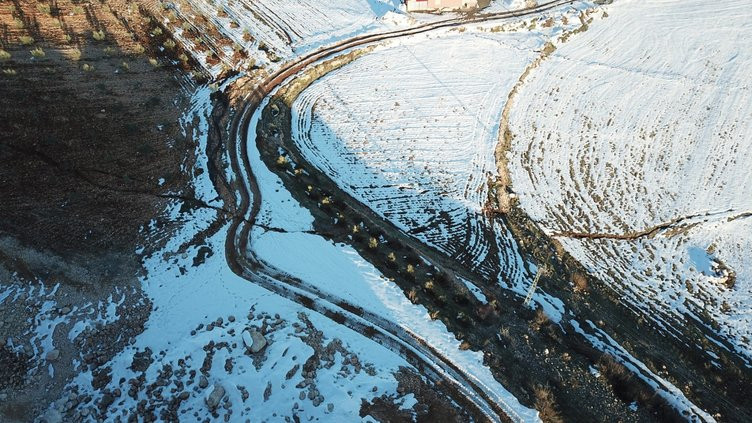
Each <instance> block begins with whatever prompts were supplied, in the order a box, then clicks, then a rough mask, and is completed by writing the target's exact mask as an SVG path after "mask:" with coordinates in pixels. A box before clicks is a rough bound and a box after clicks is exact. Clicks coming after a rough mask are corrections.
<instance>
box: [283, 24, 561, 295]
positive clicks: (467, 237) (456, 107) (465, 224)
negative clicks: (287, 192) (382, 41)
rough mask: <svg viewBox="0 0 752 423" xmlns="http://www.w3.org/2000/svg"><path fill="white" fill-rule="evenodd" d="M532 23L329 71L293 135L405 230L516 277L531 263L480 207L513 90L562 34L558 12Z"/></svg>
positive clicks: (400, 46)
mask: <svg viewBox="0 0 752 423" xmlns="http://www.w3.org/2000/svg"><path fill="white" fill-rule="evenodd" d="M571 20H572V17H571V16H570V21H571ZM529 23H530V20H528V22H526V23H525V24H524V25H525V29H521V28H522V26H523V23H522V22H516V23H513V24H512V23H510V24H506V25H504V27H503V28H502V26H500V25H499V24H495V25H492V24H489V25H487V26H485V27H470V28H466V29H465V28H463V29H461V30H459V31H457V30H454V31H447V32H444V33H432V34H430V35H421V36H415V37H411V38H409V39H404V40H399V41H397V42H392V43H389V44H387V45H386V46H384V47H383V48H381V49H377V50H376V51H374V52H372V53H370V54H368V55H366V56H364V57H362V58H359V59H357V60H356V61H355V62H353V63H351V64H349V65H346V66H344V67H342V68H341V69H339V70H336V71H334V72H331V73H330V74H328V75H326V76H325V77H323V78H321V79H320V80H318V81H316V82H315V83H313V84H312V85H311V86H310V87H309V88H307V89H306V90H305V91H303V93H302V94H301V95H300V97H298V99H297V100H296V101H295V103H294V105H293V128H292V130H293V137H294V140H295V142H296V143H297V144H298V145H299V146H300V149H301V151H302V152H303V153H304V154H305V155H306V156H307V158H308V160H309V161H310V162H311V163H312V164H313V165H315V166H316V167H318V168H319V169H321V170H323V171H324V173H326V174H327V175H328V176H330V177H331V178H333V179H334V181H336V182H337V183H338V184H339V185H340V186H341V187H343V188H344V189H345V190H347V191H348V192H349V193H350V194H352V195H353V196H354V197H356V198H357V199H359V200H360V201H362V202H364V203H365V204H368V205H369V207H371V208H372V209H373V210H375V211H376V212H378V213H380V214H382V215H383V216H385V217H386V218H388V219H390V220H392V221H393V222H394V223H395V224H397V226H398V227H400V228H402V229H403V230H405V231H407V232H410V233H413V234H414V235H415V236H416V237H418V238H419V239H421V240H423V241H425V242H427V243H429V244H430V245H433V246H435V247H437V248H439V249H440V250H442V251H444V252H446V253H447V254H449V255H452V256H454V257H457V258H458V259H460V260H463V261H465V262H466V263H469V264H471V265H473V266H476V267H477V268H479V269H480V270H482V271H485V272H487V274H488V276H489V277H491V278H494V279H495V278H496V276H497V274H498V273H497V272H499V273H502V274H503V275H504V276H505V278H508V280H511V281H516V280H517V279H518V278H519V277H520V276H521V275H522V273H523V270H522V269H521V268H520V263H519V258H518V256H517V254H516V249H515V247H514V243H512V242H510V240H509V237H508V236H504V235H502V236H499V237H494V236H489V235H488V234H489V228H488V222H487V219H485V218H484V215H483V207H484V205H485V202H486V200H487V182H488V180H489V178H493V177H494V176H495V170H496V164H495V163H494V148H495V146H496V143H497V134H498V127H499V121H500V116H501V111H502V108H503V105H504V103H505V101H506V98H507V95H508V93H509V91H510V90H511V89H512V87H513V86H514V84H515V83H516V81H517V79H518V78H519V75H520V74H522V73H523V72H524V70H525V68H526V67H527V66H528V64H529V63H530V62H532V61H533V60H534V59H535V58H536V57H537V56H538V55H539V54H540V53H539V50H540V49H541V48H542V46H543V45H544V44H545V42H546V41H547V40H548V39H549V38H550V37H551V36H553V35H555V34H558V33H560V32H561V31H562V24H561V21H560V20H559V21H556V24H555V25H553V26H552V27H551V28H542V27H541V26H540V23H539V24H538V27H537V29H535V30H529V26H528V24H529ZM502 29H503V31H502ZM515 30H516V31H515ZM437 51H441V52H442V54H436V52H437ZM498 230H499V232H500V233H502V234H503V233H504V228H498ZM497 252H500V254H501V257H499V255H498V254H497Z"/></svg>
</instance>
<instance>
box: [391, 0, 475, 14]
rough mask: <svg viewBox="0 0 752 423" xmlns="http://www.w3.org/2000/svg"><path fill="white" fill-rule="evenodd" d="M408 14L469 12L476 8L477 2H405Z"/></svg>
mask: <svg viewBox="0 0 752 423" xmlns="http://www.w3.org/2000/svg"><path fill="white" fill-rule="evenodd" d="M405 5H407V11H408V12H430V11H434V10H439V11H441V10H470V9H475V8H477V7H478V0H405Z"/></svg>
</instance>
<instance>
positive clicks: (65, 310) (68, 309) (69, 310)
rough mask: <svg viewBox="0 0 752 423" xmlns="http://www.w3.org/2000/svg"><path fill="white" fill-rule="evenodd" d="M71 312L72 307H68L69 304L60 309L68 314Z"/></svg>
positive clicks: (61, 312)
mask: <svg viewBox="0 0 752 423" xmlns="http://www.w3.org/2000/svg"><path fill="white" fill-rule="evenodd" d="M70 312H71V308H70V307H68V306H65V307H63V308H61V309H60V314H68V313H70Z"/></svg>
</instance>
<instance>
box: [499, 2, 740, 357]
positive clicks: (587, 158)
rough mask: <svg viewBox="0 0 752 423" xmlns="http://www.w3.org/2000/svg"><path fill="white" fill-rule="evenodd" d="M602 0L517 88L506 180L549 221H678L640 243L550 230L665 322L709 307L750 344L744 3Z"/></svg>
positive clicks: (723, 329)
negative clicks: (598, 15) (596, 14)
mask: <svg viewBox="0 0 752 423" xmlns="http://www.w3.org/2000/svg"><path fill="white" fill-rule="evenodd" d="M606 10H607V11H608V15H609V16H608V17H607V18H605V19H596V20H595V21H594V22H593V23H592V24H591V25H590V28H589V30H588V31H586V32H583V33H581V34H578V35H576V36H572V37H571V38H570V40H569V41H568V42H566V43H563V44H561V45H559V47H558V49H557V50H556V51H555V52H554V53H553V54H552V55H551V57H550V58H549V59H548V60H546V61H544V62H543V63H542V64H541V66H540V67H539V68H538V69H536V70H534V71H533V72H532V73H531V74H530V75H529V77H528V78H527V80H526V81H525V84H524V85H523V87H522V88H521V90H520V91H519V93H518V96H517V100H516V103H515V105H514V107H513V109H512V113H511V118H510V122H511V130H512V132H513V134H514V136H515V138H514V140H513V142H512V151H511V152H510V153H509V155H508V157H509V164H510V172H511V177H512V184H513V187H514V190H515V192H516V193H517V194H518V195H519V198H520V204H521V206H522V208H523V209H524V210H525V211H526V212H528V213H529V214H530V215H531V216H532V217H533V219H535V220H537V221H538V222H539V223H540V224H542V226H543V227H544V228H545V230H546V231H547V232H548V233H549V234H554V235H556V234H560V233H561V232H576V233H597V234H630V233H634V232H640V231H643V230H646V229H649V228H652V227H654V226H656V225H660V224H663V223H670V222H674V225H672V226H671V227H670V228H667V229H665V230H659V231H657V232H655V233H652V234H650V235H649V236H643V237H640V238H638V239H636V240H619V239H608V238H607V239H598V240H593V239H573V238H571V237H567V236H562V237H559V239H560V240H561V241H562V243H563V244H564V246H565V247H566V248H567V249H568V250H569V251H570V252H572V253H573V254H574V255H575V257H576V258H577V259H579V260H581V261H582V262H583V263H584V264H585V265H586V266H587V267H588V268H589V269H590V270H591V271H592V272H593V273H594V274H596V275H597V276H598V277H599V278H601V279H603V280H605V281H607V282H608V283H609V284H611V286H613V288H614V289H615V290H617V291H618V292H620V293H623V295H624V298H625V301H628V302H630V303H632V304H634V305H635V306H637V307H640V308H642V309H644V310H645V311H646V312H647V313H648V314H650V315H656V314H657V315H658V316H661V315H663V317H658V319H661V320H662V319H664V318H665V316H666V315H670V316H687V317H689V318H692V319H704V320H708V319H710V320H712V321H713V322H716V323H718V324H719V325H720V326H719V327H720V329H719V331H720V333H721V334H723V335H726V336H729V337H730V338H731V339H732V340H733V342H734V343H735V344H736V346H737V347H738V350H739V351H740V352H741V353H743V354H745V355H747V356H748V357H752V343H750V342H751V339H752V324H750V323H751V322H752V296H751V293H752V260H750V251H752V219H750V215H749V212H750V211H752V195H750V191H749V186H750V185H751V184H752V164H751V163H750V157H752V91H751V89H752V73H751V72H750V68H751V67H752V41H751V40H752V11H750V9H749V3H748V2H746V1H744V0H730V1H725V2H721V3H718V2H707V1H701V0H689V1H688V0H681V1H678V0H677V1H660V2H637V1H627V0H622V1H618V2H614V4H613V5H611V6H608V7H607V9H606ZM698 34H702V36H698ZM682 219H683V220H682ZM733 274H735V283H734V282H733ZM656 310H658V311H659V312H658V313H657V312H656ZM703 316H704V317H703Z"/></svg>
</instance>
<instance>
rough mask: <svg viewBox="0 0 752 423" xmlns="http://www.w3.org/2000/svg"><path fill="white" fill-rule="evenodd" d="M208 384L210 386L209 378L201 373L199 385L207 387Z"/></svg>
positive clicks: (203, 387) (202, 387)
mask: <svg viewBox="0 0 752 423" xmlns="http://www.w3.org/2000/svg"><path fill="white" fill-rule="evenodd" d="M207 386H209V380H208V379H206V376H204V375H201V377H200V378H199V379H198V387H199V388H201V389H206V387H207Z"/></svg>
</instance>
